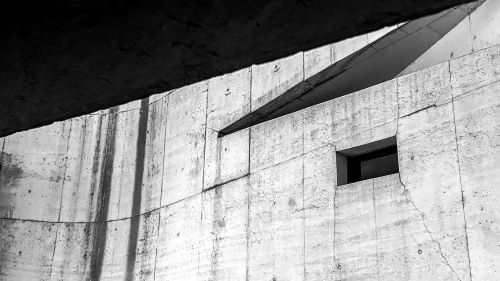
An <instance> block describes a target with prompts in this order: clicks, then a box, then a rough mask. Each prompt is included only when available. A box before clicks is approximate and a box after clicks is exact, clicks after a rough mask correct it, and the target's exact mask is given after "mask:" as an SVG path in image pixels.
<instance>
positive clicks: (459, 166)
mask: <svg viewBox="0 0 500 281" xmlns="http://www.w3.org/2000/svg"><path fill="white" fill-rule="evenodd" d="M448 74H449V78H450V85H451V66H450V64H449V63H448ZM451 108H452V113H453V128H454V134H455V146H456V147H455V148H456V154H457V165H458V178H459V182H460V195H461V199H462V214H463V218H464V231H465V246H466V248H467V260H468V265H469V279H470V280H471V281H472V267H471V263H470V250H469V234H468V230H467V219H466V216H465V198H464V189H463V185H462V168H461V165H460V153H459V152H458V150H459V147H458V134H457V118H456V116H455V98H454V96H453V92H452V93H451Z"/></svg>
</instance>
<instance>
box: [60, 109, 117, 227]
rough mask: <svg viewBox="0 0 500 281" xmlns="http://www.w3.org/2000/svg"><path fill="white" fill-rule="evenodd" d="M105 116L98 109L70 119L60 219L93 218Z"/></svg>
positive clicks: (86, 219) (97, 190) (85, 219)
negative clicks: (95, 111)
mask: <svg viewBox="0 0 500 281" xmlns="http://www.w3.org/2000/svg"><path fill="white" fill-rule="evenodd" d="M108 117H109V115H108V114H105V113H103V114H101V113H98V114H90V115H86V116H83V117H80V118H74V119H71V127H72V130H71V133H70V136H69V144H68V152H67V157H68V160H67V164H66V173H65V174H66V175H65V178H66V180H65V181H64V186H63V189H62V202H61V217H60V220H61V221H67V222H69V221H92V220H94V219H95V216H96V210H97V208H96V207H97V204H98V202H97V198H98V195H99V189H98V182H99V179H100V176H101V170H102V169H101V165H100V163H102V159H103V147H104V144H105V141H104V139H105V138H106V123H107V120H108ZM52 126H53V125H52Z"/></svg>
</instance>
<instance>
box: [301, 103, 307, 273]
mask: <svg viewBox="0 0 500 281" xmlns="http://www.w3.org/2000/svg"><path fill="white" fill-rule="evenodd" d="M304 123H305V117H304V111H302V238H303V241H302V242H303V257H302V262H303V266H304V269H303V271H304V281H305V280H307V269H306V206H305V189H306V188H305V178H306V174H305V159H306V154H305V128H304V127H305V126H304Z"/></svg>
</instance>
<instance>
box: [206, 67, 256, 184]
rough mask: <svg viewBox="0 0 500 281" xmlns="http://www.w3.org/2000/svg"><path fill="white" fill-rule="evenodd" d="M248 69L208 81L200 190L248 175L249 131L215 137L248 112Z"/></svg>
mask: <svg viewBox="0 0 500 281" xmlns="http://www.w3.org/2000/svg"><path fill="white" fill-rule="evenodd" d="M250 79H251V68H246V69H243V70H241V71H238V72H234V73H231V74H228V75H224V76H219V77H216V78H213V79H211V80H209V85H208V105H207V106H208V108H207V136H206V142H207V144H206V149H205V171H204V188H208V187H210V186H213V185H215V184H220V183H222V182H226V181H228V180H231V179H234V178H237V177H241V176H243V175H244V174H246V173H248V169H249V168H248V166H249V160H248V159H249V157H248V154H249V138H250V135H249V131H250V130H249V129H247V130H242V131H240V132H236V133H234V134H230V135H227V136H224V137H221V138H218V131H219V130H220V129H222V128H224V127H225V126H227V125H229V124H231V123H232V122H234V121H236V120H238V119H239V118H241V117H243V116H245V115H246V114H248V113H250Z"/></svg>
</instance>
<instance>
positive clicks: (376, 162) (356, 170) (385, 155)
mask: <svg viewBox="0 0 500 281" xmlns="http://www.w3.org/2000/svg"><path fill="white" fill-rule="evenodd" d="M398 172H399V166H398V148H397V145H396V137H392V138H388V139H384V140H380V141H376V142H373V143H369V144H365V145H362V146H358V147H354V148H349V149H346V150H343V151H338V152H337V185H343V184H348V183H353V182H357V181H362V180H367V179H372V178H377V177H382V176H386V175H390V174H395V173H398Z"/></svg>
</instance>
